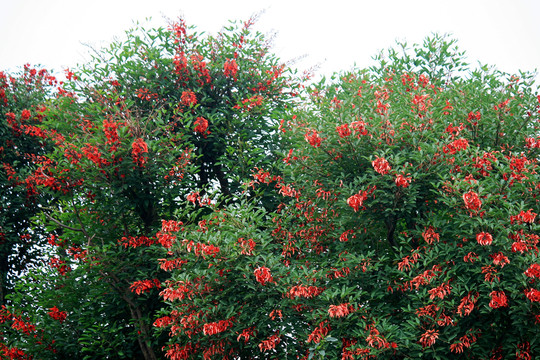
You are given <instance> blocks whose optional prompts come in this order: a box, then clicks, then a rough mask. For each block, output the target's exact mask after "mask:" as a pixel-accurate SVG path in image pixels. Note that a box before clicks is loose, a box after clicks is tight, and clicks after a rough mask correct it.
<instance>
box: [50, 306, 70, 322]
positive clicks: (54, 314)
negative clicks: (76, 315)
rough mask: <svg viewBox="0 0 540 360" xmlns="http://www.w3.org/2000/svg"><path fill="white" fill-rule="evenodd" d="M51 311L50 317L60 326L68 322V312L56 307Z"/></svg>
mask: <svg viewBox="0 0 540 360" xmlns="http://www.w3.org/2000/svg"><path fill="white" fill-rule="evenodd" d="M49 310H50V311H49V312H48V315H49V316H50V317H51V318H53V319H54V320H57V321H59V322H60V324H61V323H63V322H64V321H65V320H66V317H67V312H65V311H60V310H58V308H57V307H56V306H54V307H52V308H50V309H49Z"/></svg>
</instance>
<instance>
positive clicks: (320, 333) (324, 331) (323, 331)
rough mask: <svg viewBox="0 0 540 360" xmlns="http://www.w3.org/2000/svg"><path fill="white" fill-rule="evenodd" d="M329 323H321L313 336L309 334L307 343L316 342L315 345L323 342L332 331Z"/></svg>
mask: <svg viewBox="0 0 540 360" xmlns="http://www.w3.org/2000/svg"><path fill="white" fill-rule="evenodd" d="M327 324H328V321H323V322H321V323H320V324H319V325H318V326H317V327H316V328H315V330H313V332H312V333H311V334H309V336H308V339H307V342H308V343H309V342H312V341H313V342H314V343H315V344H318V343H320V342H321V340H322V339H324V338H325V337H326V335H328V332H329V331H330V325H327Z"/></svg>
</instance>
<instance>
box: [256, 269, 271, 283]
mask: <svg viewBox="0 0 540 360" xmlns="http://www.w3.org/2000/svg"><path fill="white" fill-rule="evenodd" d="M253 274H255V279H256V280H257V281H258V282H260V283H261V284H262V285H266V284H267V283H269V282H270V283H271V282H274V278H273V277H272V274H270V269H269V268H267V267H265V266H262V267H258V268H256V269H255V271H254V272H253Z"/></svg>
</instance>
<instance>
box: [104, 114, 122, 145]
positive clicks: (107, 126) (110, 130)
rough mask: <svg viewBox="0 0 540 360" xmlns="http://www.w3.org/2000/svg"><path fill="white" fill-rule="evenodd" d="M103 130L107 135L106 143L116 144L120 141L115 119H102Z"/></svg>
mask: <svg viewBox="0 0 540 360" xmlns="http://www.w3.org/2000/svg"><path fill="white" fill-rule="evenodd" d="M103 131H104V132H105V136H106V137H107V142H106V144H111V145H116V144H118V143H119V142H120V138H119V137H118V124H117V123H116V122H115V121H109V120H107V119H105V120H103Z"/></svg>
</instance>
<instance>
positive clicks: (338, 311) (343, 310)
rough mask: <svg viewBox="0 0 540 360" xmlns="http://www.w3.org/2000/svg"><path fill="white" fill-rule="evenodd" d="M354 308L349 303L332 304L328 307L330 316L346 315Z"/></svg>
mask: <svg viewBox="0 0 540 360" xmlns="http://www.w3.org/2000/svg"><path fill="white" fill-rule="evenodd" d="M353 311H354V308H353V307H352V305H351V304H349V303H343V304H339V305H330V307H329V308H328V316H330V317H345V316H347V315H349V314H350V313H352V312H353Z"/></svg>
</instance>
